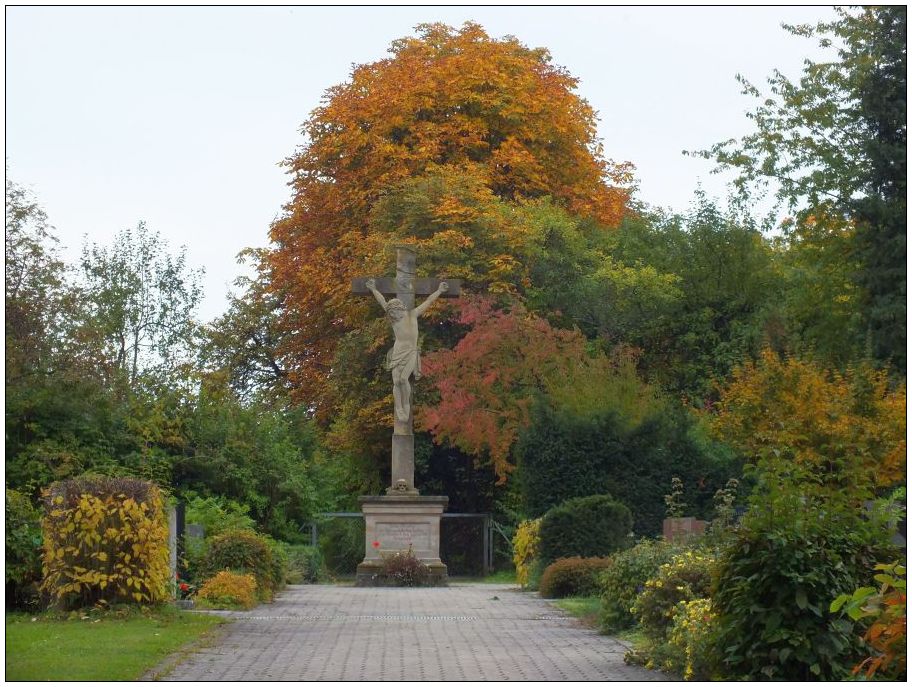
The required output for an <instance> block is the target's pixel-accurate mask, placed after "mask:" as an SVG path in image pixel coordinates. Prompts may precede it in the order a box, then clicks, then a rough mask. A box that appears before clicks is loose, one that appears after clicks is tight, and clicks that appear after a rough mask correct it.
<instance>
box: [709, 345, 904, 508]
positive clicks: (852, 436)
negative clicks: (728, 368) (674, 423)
mask: <svg viewBox="0 0 912 687" xmlns="http://www.w3.org/2000/svg"><path fill="white" fill-rule="evenodd" d="M719 391H720V398H719V402H718V403H717V404H716V406H715V408H714V409H713V412H712V413H711V414H710V417H709V419H710V425H711V427H712V429H713V431H714V433H715V434H716V436H717V437H718V438H719V439H722V440H723V441H725V442H727V443H729V444H730V445H732V446H735V447H736V448H738V449H739V450H740V451H742V452H743V453H744V454H745V455H746V456H747V457H748V458H749V459H750V460H751V461H757V462H764V461H765V462H770V461H772V460H780V461H785V462H787V463H789V464H792V465H794V466H795V467H799V468H802V469H803V470H804V471H805V473H806V474H808V475H809V476H810V478H811V479H813V480H816V481H819V482H821V483H823V484H828V485H830V486H833V487H835V488H837V489H841V490H842V489H845V488H846V484H847V483H849V482H854V483H856V485H859V486H870V487H880V488H882V487H889V486H893V485H896V484H899V483H902V482H903V481H904V480H905V474H906V473H905V457H906V389H905V384H904V383H903V384H897V385H892V384H891V383H890V380H889V378H888V377H887V375H886V373H885V372H883V371H880V370H875V369H873V368H872V367H870V366H868V365H859V366H856V367H854V368H851V369H849V370H847V371H845V372H838V371H834V370H828V369H826V368H824V367H822V366H821V365H819V364H817V363H815V362H814V361H812V360H803V359H801V358H797V357H784V358H783V357H780V356H779V355H778V354H776V353H775V352H774V351H772V350H770V349H769V348H767V349H765V350H764V351H763V352H762V353H761V354H760V357H759V359H758V360H757V361H756V362H752V361H748V362H745V363H744V364H743V365H741V366H740V367H738V368H736V369H735V371H734V372H733V373H732V379H731V381H730V382H729V383H728V384H727V385H726V386H724V387H722V388H720V390H719Z"/></svg>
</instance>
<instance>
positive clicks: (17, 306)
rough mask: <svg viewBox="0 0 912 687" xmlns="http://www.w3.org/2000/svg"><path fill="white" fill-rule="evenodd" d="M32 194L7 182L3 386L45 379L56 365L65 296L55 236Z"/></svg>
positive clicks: (8, 387) (61, 267)
mask: <svg viewBox="0 0 912 687" xmlns="http://www.w3.org/2000/svg"><path fill="white" fill-rule="evenodd" d="M52 232H53V229H52V227H50V226H49V225H48V220H47V215H46V214H45V212H44V210H43V209H42V208H41V207H40V206H39V205H38V203H37V201H36V200H35V199H34V198H33V197H32V195H31V194H30V193H29V192H28V191H27V190H26V189H24V188H22V187H21V186H19V185H17V184H16V183H15V182H13V181H12V180H10V179H9V178H7V180H6V242H5V252H4V259H5V271H4V277H5V293H4V295H5V310H4V327H5V343H6V384H7V390H8V391H9V389H10V386H11V385H18V384H20V383H22V382H23V381H24V380H25V379H26V378H30V380H29V381H30V382H31V383H35V381H36V380H35V379H34V376H35V375H46V374H48V373H49V372H50V371H51V370H53V369H54V367H55V353H56V351H57V350H58V348H59V338H60V325H61V316H62V311H63V310H64V303H65V302H66V297H67V292H66V288H65V285H64V277H65V275H64V265H63V262H62V261H61V260H60V259H59V257H58V256H57V250H56V243H57V238H56V237H55V236H54V235H53V233H52Z"/></svg>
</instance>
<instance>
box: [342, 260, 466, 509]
mask: <svg viewBox="0 0 912 687" xmlns="http://www.w3.org/2000/svg"><path fill="white" fill-rule="evenodd" d="M415 258H416V255H415V250H414V249H413V248H411V247H409V246H396V278H395V279H390V278H388V277H380V278H370V277H358V278H356V279H353V280H352V293H354V294H359V295H361V294H364V295H367V294H372V295H373V296H374V298H375V299H376V300H377V302H378V303H379V304H380V306H381V307H382V308H383V309H384V310H385V311H386V313H387V317H388V318H389V320H390V325H391V326H392V328H393V332H394V334H395V335H396V343H395V344H394V345H393V348H392V350H391V351H390V352H389V353H388V354H387V358H386V361H387V368H388V369H390V371H391V372H392V375H393V397H394V399H395V406H394V410H393V445H392V485H391V486H390V487H389V489H387V493H389V494H414V495H417V494H418V490H417V489H415V433H414V428H413V420H414V412H413V410H412V405H411V385H410V383H409V379H410V378H411V377H414V378H415V379H418V378H419V377H420V376H421V363H420V353H419V351H418V317H419V316H420V315H422V314H423V313H424V312H425V310H427V308H428V307H430V305H431V304H432V303H433V302H434V301H435V300H436V299H437V298H438V297H443V298H455V297H457V296H459V292H460V286H461V281H460V280H459V279H447V280H440V279H425V278H422V279H419V278H417V277H416V271H415ZM416 295H419V296H422V295H426V296H428V299H427V300H426V301H424V302H423V303H422V304H421V305H419V306H418V307H417V308H416V307H415V296H416ZM384 296H393V298H392V299H391V300H390V301H388V302H387V301H386V300H385V299H384Z"/></svg>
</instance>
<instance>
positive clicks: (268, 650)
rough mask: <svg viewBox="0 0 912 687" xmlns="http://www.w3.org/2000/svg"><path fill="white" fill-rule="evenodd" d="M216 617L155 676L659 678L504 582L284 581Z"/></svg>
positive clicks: (619, 648)
mask: <svg viewBox="0 0 912 687" xmlns="http://www.w3.org/2000/svg"><path fill="white" fill-rule="evenodd" d="M218 613H219V614H220V615H225V616H228V617H231V618H233V620H234V622H232V623H230V624H229V625H227V626H224V627H223V628H222V631H221V635H220V637H219V639H218V640H217V641H216V642H214V644H213V646H209V647H205V648H203V649H201V650H199V651H197V652H196V653H193V654H190V655H189V656H188V657H186V658H185V659H183V660H182V662H180V663H179V664H178V665H177V666H176V667H175V668H174V669H173V670H172V671H171V672H170V673H168V674H167V675H166V676H165V677H164V679H165V680H171V681H194V682H195V681H200V680H211V681H223V680H224V681H260V680H274V681H281V680H293V681H308V682H311V681H328V680H334V681H340V680H341V681H356V680H357V681H380V680H388V681H401V680H417V681H423V680H426V681H442V680H463V681H464V680H469V681H481V680H486V681H508V680H516V681H519V680H521V681H529V680H533V681H534V680H549V681H550V680H561V681H563V680H580V681H582V680H585V681H593V680H594V681H618V680H635V681H641V680H651V681H665V680H668V679H669V676H668V675H666V674H664V673H661V672H658V671H651V670H646V669H644V668H640V667H638V666H628V665H625V664H624V652H625V651H626V647H625V646H624V645H623V644H621V643H620V642H619V641H617V640H616V639H613V638H611V637H605V636H602V635H599V634H598V633H597V632H595V631H594V630H590V629H588V628H586V627H584V626H583V625H582V624H581V623H580V622H579V621H577V620H576V619H574V618H571V617H569V616H567V615H566V614H565V613H564V612H563V611H562V610H560V609H558V608H557V607H555V606H553V605H551V604H550V603H548V602H547V601H545V600H544V599H541V598H539V597H538V596H537V595H535V594H532V593H528V592H520V591H519V590H518V589H517V588H516V587H515V586H509V585H502V584H501V585H492V584H465V583H463V584H460V583H458V582H451V584H450V586H449V587H434V588H422V589H400V588H363V587H340V586H333V585H306V586H290V587H288V588H286V590H285V591H283V592H282V593H280V594H279V595H278V596H277V598H276V600H275V601H274V602H273V603H271V604H266V605H262V606H259V607H257V608H255V609H253V610H251V611H243V612H241V611H224V612H218ZM153 672H157V671H153ZM147 677H149V678H150V679H151V678H152V677H153V674H152V673H150V674H149V676H147Z"/></svg>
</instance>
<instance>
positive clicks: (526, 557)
mask: <svg viewBox="0 0 912 687" xmlns="http://www.w3.org/2000/svg"><path fill="white" fill-rule="evenodd" d="M540 531H541V518H537V519H536V520H524V521H523V522H521V523H519V527H517V528H516V534H514V535H513V563H514V564H515V565H516V581H517V582H519V584H520V585H521V586H523V587H525V586H526V585H527V584H529V573H530V571H531V570H532V565H533V564H534V563H535V559H536V558H537V557H538V545H539V542H540V541H541V540H540V537H539V532H540Z"/></svg>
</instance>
